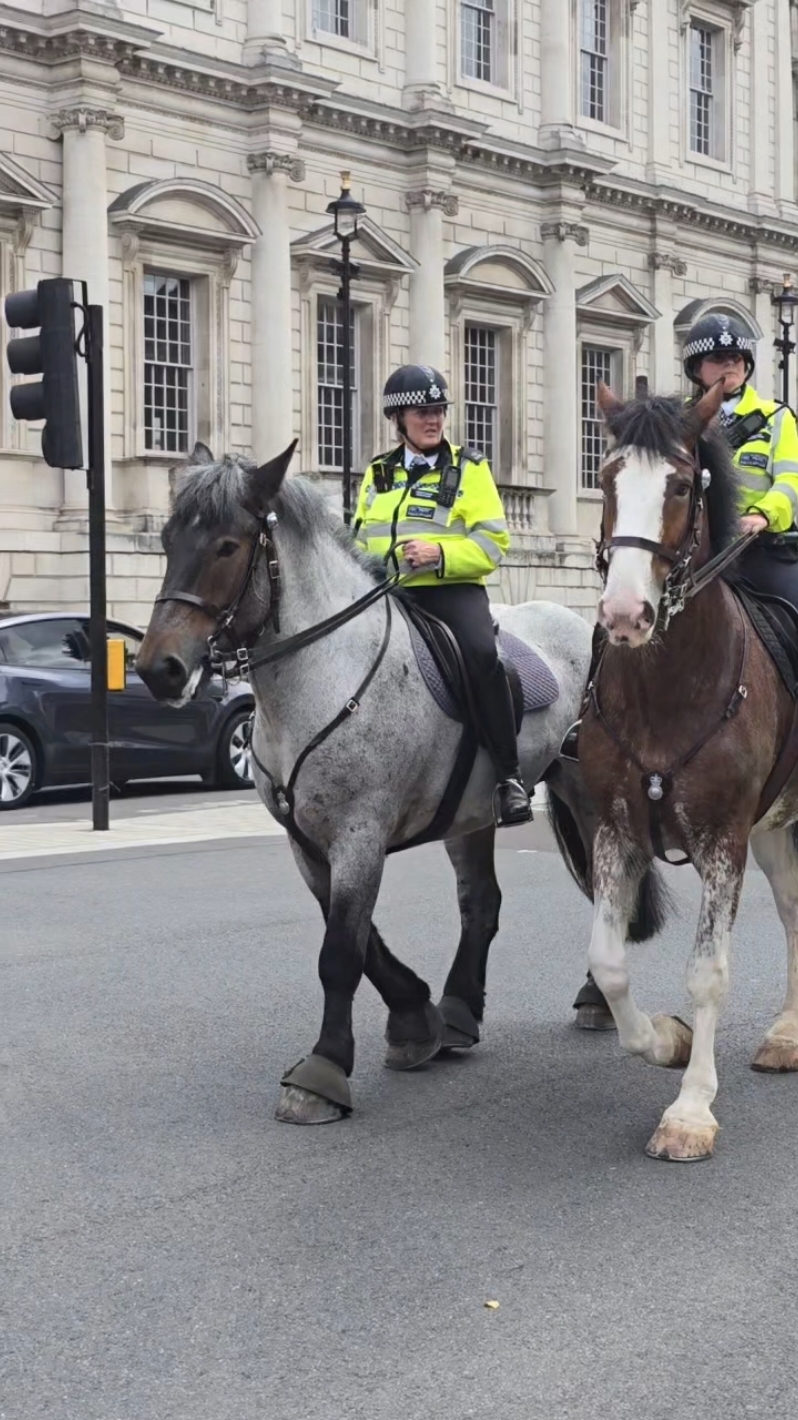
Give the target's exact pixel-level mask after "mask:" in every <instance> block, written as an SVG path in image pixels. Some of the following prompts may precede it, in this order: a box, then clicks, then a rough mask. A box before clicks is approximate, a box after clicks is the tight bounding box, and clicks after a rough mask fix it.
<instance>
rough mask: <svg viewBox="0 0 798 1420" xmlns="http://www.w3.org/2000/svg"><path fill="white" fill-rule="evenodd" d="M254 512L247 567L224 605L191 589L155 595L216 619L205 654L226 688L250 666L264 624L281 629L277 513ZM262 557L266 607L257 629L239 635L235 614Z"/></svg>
mask: <svg viewBox="0 0 798 1420" xmlns="http://www.w3.org/2000/svg"><path fill="white" fill-rule="evenodd" d="M253 516H255V517H257V518H258V523H259V527H258V532H257V534H256V536H255V537H254V539H253V541H252V547H251V548H250V552H249V559H248V561H247V566H246V570H245V572H244V575H243V577H242V579H241V582H240V583H239V586H238V590H237V591H236V593H235V595H234V596H233V598H232V600H231V601H230V602H229V603H228V605H227V606H226V607H219V606H217V605H216V603H215V602H209V601H207V599H206V598H205V597H198V596H196V595H195V593H194V592H181V591H177V592H160V593H159V595H158V596H157V597H156V598H155V600H156V602H183V603H185V605H186V606H192V607H197V608H198V609H199V610H200V611H201V612H203V613H204V615H205V616H207V617H209V619H210V620H211V621H213V622H215V625H214V629H213V631H212V632H211V634H210V636H209V637H208V656H209V659H210V666H211V671H212V672H213V673H214V674H217V675H221V677H222V680H223V681H224V683H225V688H226V685H227V681H228V679H231V678H233V679H245V678H246V676H247V674H248V672H249V669H250V660H249V652H250V650H251V649H252V647H253V646H254V645H255V643H256V642H257V641H258V639H259V638H260V637H261V636H262V634H263V632H264V631H265V630H266V628H267V627H268V626H272V627H273V628H274V630H275V631H276V632H277V633H278V634H279V631H280V595H281V591H282V583H281V579H280V563H279V561H278V558H277V549H276V548H275V545H274V542H273V541H272V538H271V533H272V531H273V529H274V528H276V526H277V514H276V513H266V514H264V515H258V514H253ZM261 560H265V563H266V573H267V576H268V579H269V610H268V613H267V615H266V617H265V619H264V620H263V621H262V622H261V623H260V625H259V626H258V628H257V630H256V631H254V632H250V633H249V634H248V635H242V634H241V633H240V632H239V631H238V630H237V629H236V616H237V615H238V612H239V609H240V607H241V603H242V601H243V600H244V597H245V596H246V595H247V592H248V591H249V589H250V586H251V584H252V582H253V581H254V579H255V574H256V571H257V568H258V565H259V564H260V562H261ZM223 637H227V643H228V644H227V648H226V649H225V648H222V647H220V645H219V642H220V641H221V639H222V638H223ZM231 664H232V666H233V669H232V672H231V670H230V667H231Z"/></svg>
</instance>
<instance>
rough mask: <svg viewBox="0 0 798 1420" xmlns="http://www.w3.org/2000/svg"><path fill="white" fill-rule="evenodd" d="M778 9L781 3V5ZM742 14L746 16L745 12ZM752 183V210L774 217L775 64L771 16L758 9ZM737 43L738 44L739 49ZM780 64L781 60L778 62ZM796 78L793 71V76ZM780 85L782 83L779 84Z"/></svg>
mask: <svg viewBox="0 0 798 1420" xmlns="http://www.w3.org/2000/svg"><path fill="white" fill-rule="evenodd" d="M758 8H760V9H761V8H762V7H761V6H760V7H758ZM777 8H778V6H777ZM741 17H742V15H741ZM750 35H751V69H750V74H751V80H750V82H751V91H752V92H751V100H750V114H751V168H750V172H751V183H750V190H749V194H748V207H749V210H750V211H751V212H758V213H761V214H763V215H766V216H767V215H770V216H774V215H775V214H776V212H777V207H776V203H775V200H774V193H773V180H772V176H771V172H772V169H771V150H772V142H773V138H772V134H773V118H772V113H771V85H772V82H773V79H772V76H773V64H772V59H771V34H770V27H769V25H768V23H767V18H766V17H763V18H760V17H759V16H757V15H756V13H755V12H754V13H753V14H752V22H751V29H750ZM736 48H737V46H736V45H735V49H736ZM776 62H777V63H778V59H777V61H776ZM790 78H791V80H792V74H791V75H790ZM777 87H778V85H777ZM790 125H792V82H791V84H790Z"/></svg>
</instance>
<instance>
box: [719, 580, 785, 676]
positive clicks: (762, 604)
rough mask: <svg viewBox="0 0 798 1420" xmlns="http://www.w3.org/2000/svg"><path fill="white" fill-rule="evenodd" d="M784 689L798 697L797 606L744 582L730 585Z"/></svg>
mask: <svg viewBox="0 0 798 1420" xmlns="http://www.w3.org/2000/svg"><path fill="white" fill-rule="evenodd" d="M732 591H733V592H734V594H735V596H736V597H737V598H738V600H739V601H741V602H742V604H743V606H744V607H745V609H746V611H747V612H748V615H749V617H750V619H751V624H752V626H753V628H754V630H755V632H756V634H757V636H758V637H759V639H760V641H761V642H762V644H763V646H764V647H765V650H766V651H767V653H768V655H769V656H770V658H771V660H772V661H773V663H774V665H775V667H776V669H777V671H778V672H779V675H780V676H781V678H782V680H783V682H784V684H785V686H786V688H787V690H788V691H789V692H790V695H791V696H792V697H793V699H794V700H795V699H796V698H798V610H796V608H795V607H793V606H790V604H789V603H788V602H785V601H782V600H781V599H780V598H779V597H770V596H765V595H764V594H763V593H761V592H759V591H756V590H755V589H754V588H753V587H751V586H749V584H748V583H747V582H738V583H735V584H733V585H732Z"/></svg>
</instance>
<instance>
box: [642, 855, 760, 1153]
mask: <svg viewBox="0 0 798 1420" xmlns="http://www.w3.org/2000/svg"><path fill="white" fill-rule="evenodd" d="M745 858H746V843H745V841H744V840H743V841H742V842H740V843H733V842H732V843H729V842H726V843H721V844H718V843H715V844H713V846H712V849H711V850H710V851H709V852H707V853H704V854H702V856H701V859H700V860H698V861H697V863H696V866H697V867H698V871H699V872H700V874H701V878H702V882H703V892H702V895H701V912H700V914H699V918H698V931H697V933H696V939H695V945H694V947H693V951H692V955H691V957H690V962H689V964H688V968H687V989H688V991H689V993H690V996H691V999H692V1002H693V1011H694V1020H693V1042H692V1049H691V1050H690V1060H689V1063H688V1066H687V1069H686V1070H685V1072H684V1075H683V1077H682V1088H681V1090H680V1091H679V1095H678V1098H677V1099H676V1100H674V1102H673V1104H672V1105H669V1106H668V1108H667V1109H666V1110H665V1113H664V1114H663V1116H662V1120H661V1122H660V1124H659V1127H658V1128H657V1129H656V1130H655V1132H654V1134H653V1136H652V1138H651V1140H650V1141H649V1143H648V1146H647V1148H646V1153H647V1154H649V1155H650V1157H651V1158H653V1159H670V1160H673V1161H678V1162H687V1161H689V1160H693V1159H708V1158H710V1157H711V1155H712V1152H713V1150H714V1147H715V1135H716V1134H717V1131H718V1124H717V1120H716V1119H715V1116H714V1115H713V1113H712V1104H713V1101H714V1099H715V1095H716V1094H717V1092H718V1075H717V1070H716V1068H715V1028H716V1026H717V1021H718V1012H719V1009H720V1005H721V1002H722V1001H723V998H724V997H725V995H726V991H727V990H728V984H729V964H728V955H729V939H730V937H731V930H732V927H733V926H734V919H735V917H736V915H737V905H738V903H739V901H740V891H741V888H742V884H743V874H744V872H745Z"/></svg>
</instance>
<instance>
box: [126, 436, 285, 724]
mask: <svg viewBox="0 0 798 1420" xmlns="http://www.w3.org/2000/svg"><path fill="white" fill-rule="evenodd" d="M295 447H296V443H293V444H291V446H290V447H289V448H288V449H286V450H285V452H284V453H282V454H278V456H277V458H274V459H272V460H271V462H269V463H266V464H263V465H262V467H260V468H258V467H257V466H256V465H255V464H253V463H248V462H247V461H246V460H244V459H241V458H239V457H238V456H234V457H231V456H229V455H228V456H227V457H226V458H225V459H224V460H222V462H221V463H215V462H214V459H213V455H212V454H211V452H210V450H209V449H208V448H206V446H205V445H204V444H197V445H195V447H194V450H193V452H192V454H191V455H190V456H189V458H188V459H187V460H186V463H185V465H184V466H183V467H182V469H181V470H180V471H179V475H180V476H179V479H178V481H177V486H176V491H175V497H174V503H173V509H172V513H171V516H170V518H169V521H168V522H167V524H166V526H165V528H164V530H163V534H162V539H161V540H162V543H163V548H164V552H165V554H166V574H165V576H164V579H163V585H162V587H161V591H160V594H159V596H158V597H157V598H156V602H155V607H154V609H153V613H152V616H151V617H150V622H149V625H148V627H147V633H146V635H145V637H144V640H143V642H142V645H141V650H140V651H139V654H138V657H137V660H136V669H137V671H138V673H139V675H140V676H141V678H142V680H143V681H144V683H145V684H146V685H147V686H148V687H149V689H150V691H151V692H152V694H153V695H154V696H155V699H156V700H166V701H170V702H172V703H173V704H176V705H182V704H185V702H186V701H187V700H190V699H191V697H192V695H195V694H196V692H197V690H198V689H199V688H200V686H201V685H202V684H203V683H204V681H205V680H206V679H207V677H208V676H209V675H210V673H211V658H212V652H213V650H214V649H215V648H216V646H217V642H219V641H223V642H224V643H225V644H223V645H222V646H221V647H220V649H221V650H223V651H224V652H226V653H229V654H231V653H233V652H234V651H235V650H236V649H237V648H238V647H239V646H244V647H246V646H250V645H252V644H253V643H254V641H255V639H256V638H257V636H258V634H259V633H260V631H261V630H262V629H263V627H264V626H265V625H267V624H268V622H269V619H270V617H271V616H272V615H273V613H274V611H275V607H276V587H277V581H276V573H274V572H273V571H272V570H271V569H272V568H273V567H274V562H273V561H272V560H270V552H269V549H270V547H271V542H270V527H271V524H272V522H273V518H272V513H273V508H274V504H275V501H276V499H277V497H278V494H279V492H280V489H281V486H282V483H283V479H284V478H285V475H286V472H287V470H288V465H289V463H290V461H291V457H292V455H293V452H294V448H295ZM262 563H264V564H266V566H265V571H264V568H263V567H262V565H261V564H262Z"/></svg>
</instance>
